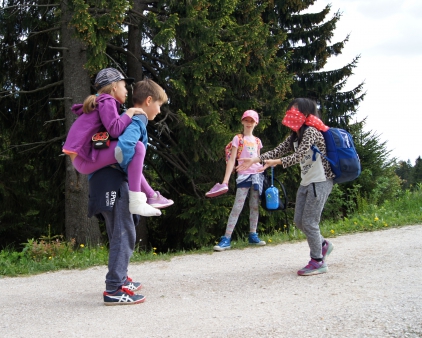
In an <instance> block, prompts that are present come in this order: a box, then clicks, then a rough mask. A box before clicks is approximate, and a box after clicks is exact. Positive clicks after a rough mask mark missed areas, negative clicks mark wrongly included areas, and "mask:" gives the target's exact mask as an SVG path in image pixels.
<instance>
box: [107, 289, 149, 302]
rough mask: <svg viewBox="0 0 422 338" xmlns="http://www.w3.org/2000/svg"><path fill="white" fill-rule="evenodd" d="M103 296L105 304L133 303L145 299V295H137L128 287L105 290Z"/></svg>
mask: <svg viewBox="0 0 422 338" xmlns="http://www.w3.org/2000/svg"><path fill="white" fill-rule="evenodd" d="M103 296H104V305H133V304H139V303H143V302H144V301H145V296H142V295H136V294H134V293H133V292H132V291H130V290H129V289H126V288H120V289H117V290H116V291H114V292H107V291H104V293H103Z"/></svg>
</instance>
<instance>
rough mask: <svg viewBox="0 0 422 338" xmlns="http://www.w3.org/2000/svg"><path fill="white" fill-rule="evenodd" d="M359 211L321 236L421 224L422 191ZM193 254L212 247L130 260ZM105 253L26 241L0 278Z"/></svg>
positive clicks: (74, 265) (99, 261)
mask: <svg viewBox="0 0 422 338" xmlns="http://www.w3.org/2000/svg"><path fill="white" fill-rule="evenodd" d="M359 209H360V210H359V211H358V212H356V213H354V214H352V215H350V216H349V217H348V218H344V219H342V220H340V221H336V222H334V221H323V222H321V224H320V228H321V233H322V235H323V236H324V237H326V238H330V237H336V236H339V235H345V234H351V233H355V232H365V231H376V230H383V229H388V228H391V227H398V226H403V225H413V224H421V223H422V189H418V190H416V191H414V192H410V191H405V192H404V193H403V194H402V196H401V197H400V198H398V199H396V200H394V201H386V202H385V203H384V204H383V205H381V206H377V205H372V204H368V203H366V202H365V201H361V203H360V205H359ZM260 237H261V239H263V240H265V241H266V242H267V245H274V244H280V243H285V242H290V241H298V240H304V239H305V235H304V234H303V233H302V232H301V231H299V230H298V229H296V228H295V227H292V228H291V229H290V231H289V232H288V233H286V232H284V231H281V230H280V231H274V232H273V233H272V234H268V235H263V236H260ZM232 247H233V248H235V249H242V248H245V247H248V243H247V238H245V239H243V240H238V241H233V242H232ZM193 253H196V254H198V253H212V246H209V247H203V248H201V249H198V250H191V251H179V252H175V253H157V252H156V249H155V248H152V249H151V250H150V251H135V252H134V254H133V256H132V259H131V261H132V262H145V261H154V260H169V259H171V258H172V257H175V256H180V255H184V254H193ZM107 260H108V250H107V248H106V247H105V246H96V247H86V246H84V245H83V244H81V245H80V246H79V247H78V248H75V245H74V243H72V242H64V241H62V240H61V238H60V237H59V236H54V237H50V236H46V237H43V238H41V239H40V240H34V239H31V240H28V242H27V243H25V246H24V249H23V250H22V251H21V252H16V251H13V250H10V249H8V248H6V249H4V250H1V251H0V277H5V276H9V277H15V276H21V275H32V274H38V273H43V272H47V271H57V270H62V269H86V268H89V267H92V266H98V265H107Z"/></svg>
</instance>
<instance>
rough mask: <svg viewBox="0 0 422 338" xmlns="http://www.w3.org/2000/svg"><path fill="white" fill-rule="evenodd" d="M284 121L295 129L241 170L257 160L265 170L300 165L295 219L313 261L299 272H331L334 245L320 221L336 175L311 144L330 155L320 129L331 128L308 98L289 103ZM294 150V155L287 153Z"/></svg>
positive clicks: (305, 274)
mask: <svg viewBox="0 0 422 338" xmlns="http://www.w3.org/2000/svg"><path fill="white" fill-rule="evenodd" d="M282 124H283V125H285V126H287V127H288V128H290V129H291V130H292V133H291V135H290V136H288V137H287V139H286V140H285V141H284V142H282V143H280V144H279V145H278V146H277V147H276V148H275V149H273V150H271V151H268V152H266V153H264V154H262V155H261V156H259V157H255V158H252V159H241V160H243V163H242V164H241V165H239V167H238V169H237V170H245V168H248V167H249V166H251V165H253V163H257V162H261V163H262V164H263V165H264V167H263V169H264V170H265V169H266V168H267V167H273V166H276V165H282V166H283V168H287V167H290V166H292V165H294V164H298V163H299V164H300V168H301V178H302V180H301V182H300V186H299V189H298V191H297V195H296V206H295V215H294V222H295V224H296V227H297V228H299V229H300V230H302V231H303V233H304V234H305V236H306V239H307V241H308V245H309V248H310V255H311V260H310V261H309V263H308V265H306V266H305V267H304V268H303V269H300V270H299V271H298V272H297V273H298V275H300V276H308V275H315V274H320V273H324V272H327V271H328V267H327V264H326V262H325V261H326V258H327V256H328V255H329V254H330V253H331V251H332V250H333V245H332V244H331V243H330V242H329V241H327V240H325V239H324V238H323V237H322V235H321V231H320V229H319V221H320V218H321V213H322V210H323V208H324V205H325V202H326V201H327V198H328V196H329V195H330V193H331V190H332V188H333V178H334V177H335V175H334V174H333V172H332V171H331V167H330V164H329V163H328V161H327V160H326V159H325V158H323V157H321V156H320V155H319V154H317V157H316V160H315V161H313V159H312V155H313V151H312V150H311V146H312V145H316V146H317V147H318V148H319V150H320V151H321V152H322V153H323V154H324V155H326V145H325V141H324V137H323V135H322V133H321V132H320V131H327V130H328V129H329V128H328V127H327V126H326V125H324V123H323V122H322V121H321V120H320V118H319V113H318V110H317V106H316V103H315V102H314V101H312V100H309V99H306V98H298V99H295V100H293V101H292V102H291V103H290V104H289V106H288V110H287V112H286V115H285V116H284V118H283V121H282ZM291 152H293V153H292V154H291V155H288V156H285V155H287V154H288V153H291Z"/></svg>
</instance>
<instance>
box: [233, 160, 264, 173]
mask: <svg viewBox="0 0 422 338" xmlns="http://www.w3.org/2000/svg"><path fill="white" fill-rule="evenodd" d="M239 162H242V164H239V165H238V166H237V167H236V171H243V170H246V169H248V168H249V167H250V166H251V165H252V164H254V163H258V162H259V157H254V158H239Z"/></svg>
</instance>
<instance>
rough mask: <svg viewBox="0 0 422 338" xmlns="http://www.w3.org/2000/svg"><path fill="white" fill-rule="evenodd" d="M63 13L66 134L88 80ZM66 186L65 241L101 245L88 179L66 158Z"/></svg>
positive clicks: (67, 11)
mask: <svg viewBox="0 0 422 338" xmlns="http://www.w3.org/2000/svg"><path fill="white" fill-rule="evenodd" d="M61 10H62V26H61V32H62V36H61V38H62V47H63V48H65V49H64V50H63V73H64V74H63V79H64V96H65V98H66V99H65V100H64V105H65V125H66V131H68V130H69V128H70V126H71V125H72V123H73V122H74V121H75V119H76V115H75V114H73V113H72V112H71V110H70V108H71V106H72V104H74V103H82V102H83V100H84V99H85V98H86V97H87V96H88V95H89V94H90V79H89V74H88V72H87V71H86V70H85V69H84V64H85V63H86V48H85V46H84V45H83V43H82V42H81V41H80V40H78V39H76V38H74V37H73V31H74V30H73V28H71V27H69V21H70V20H71V18H72V12H71V10H70V8H69V6H68V4H67V2H66V1H63V2H62V4H61ZM66 157H67V158H66V184H65V227H66V239H67V240H70V239H72V238H74V239H75V240H76V242H77V243H78V244H91V245H95V244H98V243H100V242H101V232H100V228H99V226H98V221H97V219H95V218H92V219H89V218H88V217H87V212H88V177H87V175H81V174H79V173H78V172H77V171H76V170H75V169H74V168H73V165H72V163H71V161H70V158H69V157H68V156H66Z"/></svg>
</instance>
